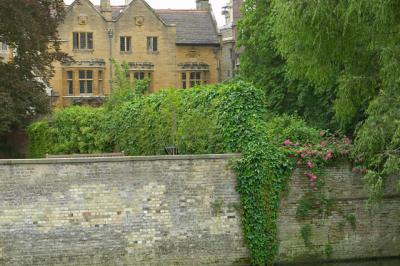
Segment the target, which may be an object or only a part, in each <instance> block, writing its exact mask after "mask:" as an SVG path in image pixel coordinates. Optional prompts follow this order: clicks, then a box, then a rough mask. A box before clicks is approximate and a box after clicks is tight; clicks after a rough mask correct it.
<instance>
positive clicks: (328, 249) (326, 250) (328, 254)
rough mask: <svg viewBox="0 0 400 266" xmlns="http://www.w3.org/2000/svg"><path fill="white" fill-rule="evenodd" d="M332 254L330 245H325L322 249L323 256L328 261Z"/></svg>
mask: <svg viewBox="0 0 400 266" xmlns="http://www.w3.org/2000/svg"><path fill="white" fill-rule="evenodd" d="M332 253H333V247H332V245H331V244H330V243H328V244H326V245H325V247H324V254H325V256H326V257H327V258H328V259H330V258H331V256H332Z"/></svg>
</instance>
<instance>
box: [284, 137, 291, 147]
mask: <svg viewBox="0 0 400 266" xmlns="http://www.w3.org/2000/svg"><path fill="white" fill-rule="evenodd" d="M283 145H285V146H289V145H292V142H291V141H290V139H287V140H285V141H284V142H283Z"/></svg>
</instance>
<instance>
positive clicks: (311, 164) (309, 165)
mask: <svg viewBox="0 0 400 266" xmlns="http://www.w3.org/2000/svg"><path fill="white" fill-rule="evenodd" d="M314 166H315V165H314V164H313V163H312V162H310V161H308V162H307V167H308V168H310V169H313V168H314Z"/></svg>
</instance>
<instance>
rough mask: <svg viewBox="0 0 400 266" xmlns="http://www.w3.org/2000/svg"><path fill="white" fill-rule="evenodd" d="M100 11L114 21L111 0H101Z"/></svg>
mask: <svg viewBox="0 0 400 266" xmlns="http://www.w3.org/2000/svg"><path fill="white" fill-rule="evenodd" d="M100 12H101V14H102V15H103V17H104V18H105V19H106V20H107V21H112V9H111V4H110V0H101V1H100Z"/></svg>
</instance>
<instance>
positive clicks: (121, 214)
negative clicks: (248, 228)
mask: <svg viewBox="0 0 400 266" xmlns="http://www.w3.org/2000/svg"><path fill="white" fill-rule="evenodd" d="M231 157H232V156H229V155H221V156H179V157H144V158H143V157H134V158H132V157H125V158H104V159H98V158H97V159H96V158H95V159H93V158H92V159H50V160H22V161H8V160H5V161H0V264H1V265H3V264H6V265H57V264H59V265H177V264H178V263H180V265H182V264H184V265H204V264H216V265H218V264H220V265H235V264H241V263H242V262H243V260H242V259H243V258H246V257H247V256H248V255H247V250H246V248H245V245H244V243H243V236H242V232H241V226H240V219H239V215H238V212H237V211H236V210H237V206H238V202H239V197H238V195H237V193H236V192H235V176H234V174H233V172H232V170H230V168H229V160H230V158H231Z"/></svg>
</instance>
